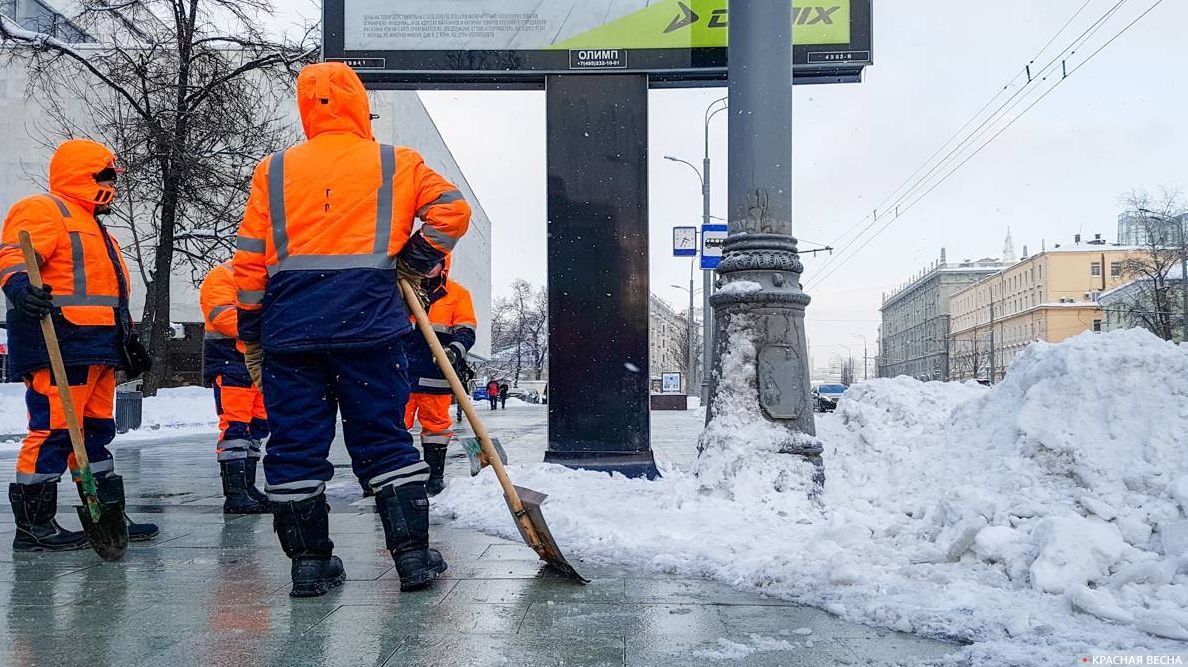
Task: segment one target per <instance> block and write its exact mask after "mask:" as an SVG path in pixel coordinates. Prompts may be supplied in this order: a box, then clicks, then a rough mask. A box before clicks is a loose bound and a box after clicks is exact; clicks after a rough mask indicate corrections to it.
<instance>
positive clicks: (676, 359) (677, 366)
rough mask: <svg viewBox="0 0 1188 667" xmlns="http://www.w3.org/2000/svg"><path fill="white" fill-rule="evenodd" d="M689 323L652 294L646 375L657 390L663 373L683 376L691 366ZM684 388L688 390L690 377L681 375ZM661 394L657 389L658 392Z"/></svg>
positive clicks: (648, 306) (648, 310) (648, 324)
mask: <svg viewBox="0 0 1188 667" xmlns="http://www.w3.org/2000/svg"><path fill="white" fill-rule="evenodd" d="M688 326H689V323H688V320H685V319H684V317H682V316H680V315H677V312H676V310H675V309H674V308H672V307H671V306H669V304H668V303H666V302H664V301H663V300H661V298H658V297H657V296H656V295H651V296H650V297H649V298H647V376H649V378H651V384H652V388H653V389H656V386H657V383H658V382H659V380H661V376H662V375H663V373H684V370H685V366H687V365H688V361H687V357H688V354H689V350H688V347H685V345H684V341H685V340H687V338H688V334H687V333H685V332H687V329H688ZM681 384H682V388H683V389H685V391H688V389H689V386H691V385H690V383H689V378H688V377H687V376H685V375H682V378H681ZM657 391H658V390H657Z"/></svg>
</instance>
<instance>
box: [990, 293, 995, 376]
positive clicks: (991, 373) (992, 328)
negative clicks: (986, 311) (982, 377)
mask: <svg viewBox="0 0 1188 667" xmlns="http://www.w3.org/2000/svg"><path fill="white" fill-rule="evenodd" d="M990 384H994V289H993V288H991V290H990Z"/></svg>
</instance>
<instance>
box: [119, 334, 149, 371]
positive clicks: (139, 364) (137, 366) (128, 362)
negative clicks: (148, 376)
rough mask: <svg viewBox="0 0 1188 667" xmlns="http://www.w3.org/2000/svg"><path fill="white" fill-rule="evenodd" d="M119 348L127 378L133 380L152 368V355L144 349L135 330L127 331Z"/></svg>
mask: <svg viewBox="0 0 1188 667" xmlns="http://www.w3.org/2000/svg"><path fill="white" fill-rule="evenodd" d="M121 350H122V352H123V362H124V372H125V373H127V375H128V379H129V380H135V379H136V378H138V377H140V376H141V375H143V374H145V373H148V372H149V371H151V370H153V357H152V356H151V355H150V354H149V353H148V350H146V349H145V347H144V344H143V343H141V342H140V336H139V335H138V334H136V333H135V332H132V333H129V334H128V335H127V336H126V337H125V338H124V344H123V346H122V347H121Z"/></svg>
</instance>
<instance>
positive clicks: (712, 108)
mask: <svg viewBox="0 0 1188 667" xmlns="http://www.w3.org/2000/svg"><path fill="white" fill-rule="evenodd" d="M729 99H730V98H729V97H720V98H718V99H716V100H714V101H713V102H710V104H709V106H707V107H706V108H705V115H704V122H703V129H704V137H705V143H704V153H703V154H702V159H701V169H700V170H698V169H697V167H696V166H694V165H693V163H691V162H687V161H685V160H682V159H680V158H678V157H675V156H672V155H665V156H664V159H665V160H670V161H672V162H680V163H681V164H685V165H688V166H689V168H690V169H692V170H693V173H695V174H697V181H698V182H699V183H700V184H701V225H702V227H701V228H702V230H704V229H705V226H706V225H708V224H710V218H712V217H714V216H711V215H710V156H709V127H710V121H711V120H713V119H714V116H716V115H718V113H719V112H721V111H725V110H726V109H727V108H728V107H729V105H728V103H727V100H729ZM720 219H721V218H719V220H720ZM710 273H711V272H710V271H709V270H705V271H702V275H701V404H702V405H705V404H706V403H707V402H708V401H709V377H710V373H711V371H712V368H711V367H712V365H713V353H712V350H713V337H714V330H713V324H712V319H713V316H712V315H711V313H712V312H713V311H712V310H711V309H710V303H709V297H710V292H711V291H712V290H713V280H712V278H711V277H710ZM690 313H692V308H690Z"/></svg>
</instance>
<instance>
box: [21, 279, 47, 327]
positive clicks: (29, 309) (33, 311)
mask: <svg viewBox="0 0 1188 667" xmlns="http://www.w3.org/2000/svg"><path fill="white" fill-rule="evenodd" d="M53 291H54V290H53V287H52V286H50V285H44V286H42V287H34V286H33V285H25V287H24V288H23V289H21V290H18V291H17V293H16V294H14V295H13V297H12V302H13V305H14V306H15V307H16V309H17V311H18V312H20V313H21V314H23V315H28V316H29V317H32V318H33V319H35V320H40V319H41V318H43V317H45V316H46V315H48V314H49V312H50V311H51V310H53V307H54V301H53V296H54V295H53Z"/></svg>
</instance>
